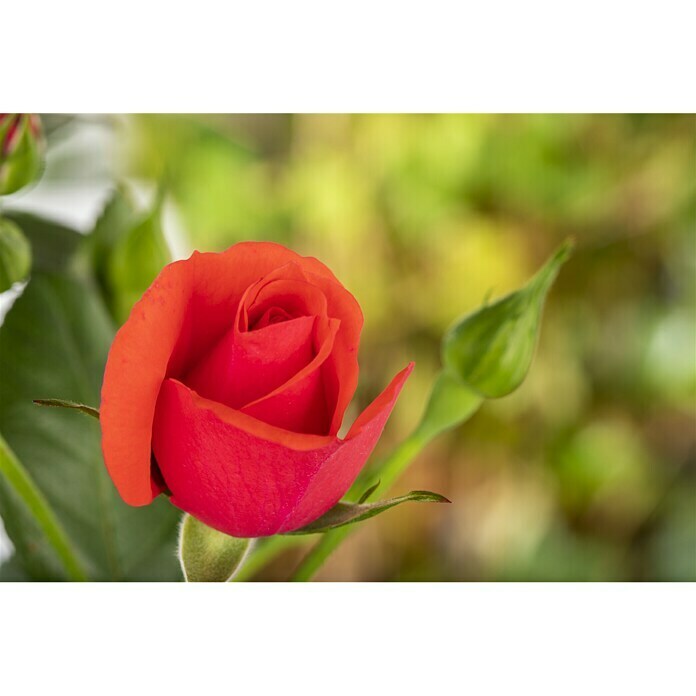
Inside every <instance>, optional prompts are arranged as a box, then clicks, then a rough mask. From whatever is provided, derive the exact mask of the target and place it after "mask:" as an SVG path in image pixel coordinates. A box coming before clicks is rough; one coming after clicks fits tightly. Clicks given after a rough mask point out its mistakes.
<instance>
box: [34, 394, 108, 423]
mask: <svg viewBox="0 0 696 696" xmlns="http://www.w3.org/2000/svg"><path fill="white" fill-rule="evenodd" d="M33 401H34V403H35V404H36V405H37V406H57V407H59V408H72V409H74V410H76V411H82V413H84V414H86V415H88V416H92V418H96V419H97V420H99V409H98V408H94V406H87V405H85V404H78V403H77V402H75V401H66V400H65V399H34V400H33Z"/></svg>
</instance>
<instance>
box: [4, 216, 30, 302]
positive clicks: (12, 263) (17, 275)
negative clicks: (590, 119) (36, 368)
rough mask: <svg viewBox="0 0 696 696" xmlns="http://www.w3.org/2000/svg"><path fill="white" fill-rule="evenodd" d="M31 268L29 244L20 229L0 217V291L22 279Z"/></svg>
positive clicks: (7, 288)
mask: <svg viewBox="0 0 696 696" xmlns="http://www.w3.org/2000/svg"><path fill="white" fill-rule="evenodd" d="M30 269H31V245H30V244H29V241H28V240H27V238H26V237H25V236H24V234H23V232H22V230H21V229H20V228H19V226H18V225H16V224H15V223H14V222H12V221H10V220H5V219H0V292H5V290H9V289H10V288H11V287H12V286H13V285H14V284H15V283H18V282H20V281H22V280H24V279H25V278H26V277H27V276H28V275H29V271H30Z"/></svg>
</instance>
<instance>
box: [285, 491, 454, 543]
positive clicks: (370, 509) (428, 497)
mask: <svg viewBox="0 0 696 696" xmlns="http://www.w3.org/2000/svg"><path fill="white" fill-rule="evenodd" d="M375 489H376V486H375V487H374V488H373V489H372V490H369V491H367V495H368V496H369V495H370V494H371V493H372V492H373V491H374V490H375ZM363 495H364V494H363ZM408 502H416V503H449V502H450V501H449V500H447V498H445V497H444V496H443V495H439V494H438V493H431V492H430V491H411V492H410V493H407V494H406V495H401V496H399V497H398V498H390V499H389V500H380V501H379V502H378V503H350V502H345V501H344V502H340V503H336V505H334V506H333V507H332V508H331V509H330V510H329V511H328V512H326V513H324V514H323V515H322V516H321V517H320V518H319V519H317V520H314V522H310V523H309V524H308V525H306V526H304V527H302V528H301V529H297V530H295V531H294V532H289V534H317V533H323V532H328V531H331V530H332V529H338V528H339V527H344V526H345V525H348V524H355V523H356V522H362V521H364V520H367V519H370V517H374V516H375V515H379V514H381V513H382V512H386V511H387V510H389V509H390V508H393V507H394V506H396V505H401V503H408Z"/></svg>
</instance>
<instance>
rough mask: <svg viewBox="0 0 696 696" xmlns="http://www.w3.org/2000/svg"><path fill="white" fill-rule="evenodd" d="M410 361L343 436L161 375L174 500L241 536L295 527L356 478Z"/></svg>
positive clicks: (164, 453) (164, 454) (163, 453)
mask: <svg viewBox="0 0 696 696" xmlns="http://www.w3.org/2000/svg"><path fill="white" fill-rule="evenodd" d="M411 369H412V365H409V366H408V367H407V368H406V369H405V370H403V371H402V372H400V373H399V374H398V375H397V376H396V377H395V378H394V380H392V382H391V384H390V385H389V386H388V387H387V389H385V391H384V392H383V393H382V394H381V395H380V396H379V397H378V398H377V399H376V400H375V401H374V402H373V403H372V405H371V406H369V407H368V408H367V409H366V411H365V412H364V413H363V415H362V416H361V417H360V418H359V419H358V421H356V423H355V425H354V426H353V428H352V429H351V431H350V433H349V434H348V437H347V438H346V439H345V440H343V441H341V440H339V439H337V438H335V437H332V436H327V437H321V436H317V435H300V434H297V433H292V432H288V431H286V430H283V429H281V428H276V427H274V426H272V425H268V424H267V423H263V422H261V421H259V420H257V419H255V418H252V417H250V416H248V415H246V414H244V413H241V412H240V411H236V410H234V409H230V408H228V407H226V406H223V405H221V404H219V403H216V402H213V401H209V400H207V399H204V398H203V397H201V396H199V395H198V394H196V393H195V392H193V391H192V390H190V389H189V388H188V387H186V386H185V385H183V384H181V383H180V382H177V381H176V380H172V379H168V380H166V381H165V383H164V384H163V385H162V389H161V391H160V396H159V400H158V403H157V413H156V417H155V424H154V429H153V447H154V452H155V456H156V457H157V461H158V463H159V466H160V469H161V471H162V474H163V476H164V478H165V480H166V482H167V485H168V486H169V489H170V490H171V492H172V499H171V500H172V502H173V503H174V504H175V505H177V506H178V507H180V508H181V509H182V510H185V511H186V512H189V513H190V514H192V515H193V516H194V517H197V518H198V519H199V520H201V521H202V522H204V523H205V524H207V525H209V526H211V527H214V528H215V529H218V530H220V531H222V532H225V533H226V534H230V535H232V536H238V537H259V536H267V535H271V534H275V533H278V532H281V531H292V530H293V529H297V528H299V527H301V526H303V525H304V524H306V523H307V522H309V521H311V520H313V519H316V518H317V517H319V516H321V515H322V514H324V512H326V511H327V510H328V509H329V508H330V507H331V506H332V505H334V504H335V503H336V502H337V501H338V500H339V499H340V497H341V496H342V495H343V494H344V493H345V492H346V491H347V490H348V488H349V487H350V486H351V484H352V483H353V481H354V480H355V477H356V476H357V475H358V473H359V471H360V469H361V468H362V467H363V465H364V464H365V462H366V461H367V458H368V457H369V455H370V453H371V452H372V449H373V448H374V446H375V444H376V443H377V440H378V439H379V436H380V435H381V433H382V430H383V428H384V425H385V423H386V420H387V418H388V416H389V413H390V412H391V410H392V407H393V405H394V403H395V401H396V398H397V396H398V394H399V391H400V390H401V387H402V386H403V383H404V381H405V380H406V378H407V377H408V375H409V373H410V372H411Z"/></svg>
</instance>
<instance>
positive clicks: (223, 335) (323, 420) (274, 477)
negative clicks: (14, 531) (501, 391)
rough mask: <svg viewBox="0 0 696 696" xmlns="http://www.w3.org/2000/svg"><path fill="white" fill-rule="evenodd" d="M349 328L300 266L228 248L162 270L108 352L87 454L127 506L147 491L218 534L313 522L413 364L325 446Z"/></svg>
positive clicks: (338, 306) (280, 252) (289, 256)
mask: <svg viewBox="0 0 696 696" xmlns="http://www.w3.org/2000/svg"><path fill="white" fill-rule="evenodd" d="M362 323H363V317H362V313H361V311H360V307H359V305H358V303H357V302H356V300H355V298H354V297H353V296H352V295H351V294H350V293H349V292H348V291H347V290H346V289H345V288H344V287H343V286H342V285H341V284H340V283H339V281H338V280H337V279H336V277H335V276H334V275H333V273H331V271H330V270H329V269H328V268H327V267H326V266H324V264H322V263H321V262H319V261H317V260H316V259H314V258H310V257H302V256H299V255H298V254H296V253H294V252H292V251H290V250H288V249H286V248H284V247H282V246H280V245H278V244H272V243H254V242H244V243H240V244H236V245H234V246H233V247H231V248H230V249H228V250H227V251H225V252H223V253H220V254H214V253H204V254H201V253H198V252H194V254H193V255H192V256H191V257H190V258H189V259H187V260H186V261H177V262H175V263H172V264H169V265H168V266H166V267H165V268H164V269H163V270H162V272H161V273H160V274H159V276H158V277H157V278H156V279H155V281H154V282H153V284H152V285H151V286H150V288H149V289H148V291H147V292H146V293H145V295H144V296H143V297H142V298H141V299H140V300H139V302H138V303H137V304H136V305H135V306H134V308H133V310H132V311H131V313H130V316H129V318H128V320H127V321H126V323H125V324H124V325H123V327H122V328H121V329H120V330H119V332H118V333H117V335H116V338H115V339H114V342H113V344H112V347H111V350H110V352H109V357H108V360H107V364H106V371H105V375H104V383H103V386H102V400H101V427H102V449H103V452H104V459H105V462H106V466H107V469H108V471H109V474H110V475H111V478H112V479H113V481H114V484H115V485H116V488H117V489H118V491H119V493H120V495H121V497H122V498H123V499H124V500H125V501H126V502H127V503H129V504H131V505H147V504H148V503H150V502H151V501H152V500H153V498H154V497H155V496H157V495H158V494H159V493H162V492H166V493H168V494H170V495H171V502H172V503H173V504H174V505H176V506H177V507H179V508H181V509H182V510H184V511H186V512H188V513H190V514H191V515H193V516H194V517H196V518H198V519H199V520H200V521H201V522H203V523H205V524H207V525H208V526H210V527H214V528H215V529H218V530H219V531H221V532H225V533H226V534H229V535H232V536H236V537H260V536H267V535H271V534H276V533H281V532H290V531H293V530H296V529H299V528H300V527H302V526H304V525H306V524H308V523H309V522H312V521H314V520H315V519H317V518H318V517H320V516H321V515H323V514H324V513H325V512H326V511H327V510H329V509H330V508H331V507H333V505H334V504H335V503H336V502H338V500H339V499H340V498H341V497H342V496H343V494H344V493H345V492H346V491H347V490H348V489H349V488H350V486H351V484H352V483H353V481H354V480H355V478H356V476H357V475H358V473H359V472H360V470H361V468H362V467H363V465H364V464H365V462H366V460H367V458H368V457H369V455H370V453H371V452H372V450H373V448H374V447H375V445H376V443H377V441H378V439H379V437H380V435H381V433H382V430H383V428H384V425H385V423H386V420H387V418H388V416H389V414H390V412H391V410H392V407H393V406H394V403H395V401H396V399H397V397H398V395H399V392H400V390H401V388H402V386H403V384H404V382H405V380H406V378H407V377H408V375H409V374H410V372H411V370H412V368H413V365H412V364H411V365H409V366H408V367H406V369H404V370H402V371H401V372H400V373H399V374H398V375H397V376H396V377H395V378H394V379H393V380H392V382H391V383H390V384H389V386H388V387H387V388H386V389H385V390H384V391H383V392H382V394H380V396H378V397H377V399H375V401H373V402H372V404H371V405H370V406H368V407H367V409H366V410H365V411H363V413H362V415H360V416H359V417H358V419H357V420H356V421H355V423H354V424H353V426H352V427H351V429H350V430H349V431H348V434H347V435H346V437H345V438H339V437H338V431H339V428H340V427H341V423H342V420H343V414H344V412H345V410H346V407H347V406H348V404H349V402H350V400H351V398H352V397H353V393H354V391H355V388H356V385H357V381H358V361H357V355H358V344H359V340H360V331H361V328H362Z"/></svg>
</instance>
